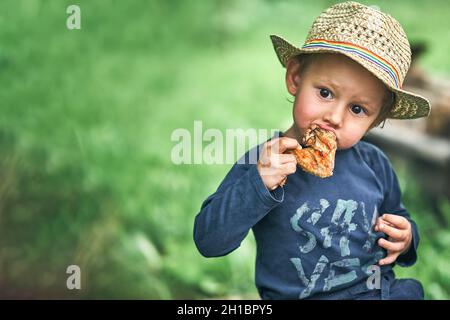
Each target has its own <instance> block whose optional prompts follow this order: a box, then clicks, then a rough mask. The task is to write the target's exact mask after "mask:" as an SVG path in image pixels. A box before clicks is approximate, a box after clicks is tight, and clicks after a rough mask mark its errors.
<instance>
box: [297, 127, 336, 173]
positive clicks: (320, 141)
mask: <svg viewBox="0 0 450 320" xmlns="http://www.w3.org/2000/svg"><path fill="white" fill-rule="evenodd" d="M302 145H303V146H304V148H297V149H295V150H291V151H290V153H292V154H294V155H295V158H296V159H297V164H298V165H299V166H300V167H301V168H302V169H303V170H304V171H306V172H308V173H311V174H313V175H316V176H319V177H321V178H327V177H330V176H332V175H333V169H334V157H335V154H336V149H337V143H336V135H335V134H334V133H333V132H332V131H328V130H324V129H322V128H320V127H319V126H317V125H312V126H311V127H310V128H308V130H306V132H305V135H304V136H303V138H302Z"/></svg>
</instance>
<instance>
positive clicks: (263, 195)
mask: <svg viewBox="0 0 450 320" xmlns="http://www.w3.org/2000/svg"><path fill="white" fill-rule="evenodd" d="M274 140H278V139H274ZM274 140H270V141H268V142H267V143H266V144H264V146H263V150H262V152H261V157H260V159H259V160H262V161H263V162H264V163H265V164H267V163H269V165H268V166H267V165H266V166H265V167H264V170H265V172H264V173H263V174H261V173H260V171H259V162H258V165H254V164H235V165H234V166H233V168H232V169H231V171H230V172H229V173H228V174H227V176H226V177H225V179H224V181H223V182H222V183H221V185H220V186H219V188H218V189H217V191H216V192H215V193H214V194H212V195H211V196H209V197H208V198H207V199H206V200H205V202H204V203H203V204H202V207H201V210H200V212H199V213H198V214H197V216H196V218H195V224H194V241H195V244H196V246H197V248H198V250H199V251H200V253H201V254H202V255H203V256H206V257H217V256H223V255H226V254H228V253H229V252H231V251H233V250H235V249H236V248H238V247H239V245H240V244H241V242H242V240H243V239H244V238H245V237H246V235H247V234H248V232H249V230H250V228H252V227H253V226H254V225H255V224H256V223H257V222H258V221H260V220H261V219H262V218H263V217H264V216H265V215H266V214H267V213H268V212H270V211H271V210H272V209H273V208H274V207H276V206H277V205H278V204H280V203H281V202H282V201H283V197H284V190H283V188H275V189H274V190H273V191H269V189H268V188H270V189H272V188H271V187H273V186H276V185H278V184H279V183H280V182H281V181H282V180H283V179H284V178H285V177H286V176H287V175H288V174H291V173H293V172H295V163H296V160H295V157H294V156H293V155H290V154H289V155H288V154H279V153H283V152H284V151H285V150H286V149H287V148H296V147H297V146H298V142H297V141H296V140H295V139H290V138H287V137H283V138H280V140H281V141H284V142H283V143H280V145H277V146H275V144H274ZM286 141H287V142H286ZM270 146H273V148H271V149H270V150H271V151H269V152H266V151H267V150H268V149H267V148H269V147H270ZM248 154H249V153H247V155H248ZM258 154H259V152H258ZM247 155H246V156H247ZM277 155H278V156H277ZM286 160H290V161H286ZM282 162H283V163H282ZM291 162H293V163H294V166H293V167H292V165H291V164H290V163H291ZM266 183H267V184H268V185H266Z"/></svg>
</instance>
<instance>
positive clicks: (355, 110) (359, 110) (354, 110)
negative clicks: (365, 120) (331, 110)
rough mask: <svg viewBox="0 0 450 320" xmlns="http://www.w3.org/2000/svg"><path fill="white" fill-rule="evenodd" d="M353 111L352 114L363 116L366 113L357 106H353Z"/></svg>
mask: <svg viewBox="0 0 450 320" xmlns="http://www.w3.org/2000/svg"><path fill="white" fill-rule="evenodd" d="M351 109H352V112H353V113H354V114H356V115H362V114H363V113H365V110H364V108H363V107H361V106H359V105H357V104H354V105H352V107H351Z"/></svg>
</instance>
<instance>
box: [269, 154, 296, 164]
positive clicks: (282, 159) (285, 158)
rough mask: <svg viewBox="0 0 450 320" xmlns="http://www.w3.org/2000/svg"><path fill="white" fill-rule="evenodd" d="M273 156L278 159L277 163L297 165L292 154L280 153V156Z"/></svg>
mask: <svg viewBox="0 0 450 320" xmlns="http://www.w3.org/2000/svg"><path fill="white" fill-rule="evenodd" d="M274 156H275V157H278V161H279V163H280V164H284V163H289V162H293V163H297V160H296V159H295V156H294V155H293V154H288V153H282V154H277V155H274Z"/></svg>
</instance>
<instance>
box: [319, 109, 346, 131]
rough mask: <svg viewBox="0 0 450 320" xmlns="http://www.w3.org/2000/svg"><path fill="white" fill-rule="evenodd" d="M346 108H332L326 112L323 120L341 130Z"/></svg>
mask: <svg viewBox="0 0 450 320" xmlns="http://www.w3.org/2000/svg"><path fill="white" fill-rule="evenodd" d="M345 108H346V107H345V106H344V105H335V106H331V108H329V109H328V110H327V111H326V112H325V114H324V116H323V120H324V121H326V122H328V123H329V124H330V125H331V126H333V128H336V129H338V128H340V127H341V126H342V121H343V118H344V112H345Z"/></svg>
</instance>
